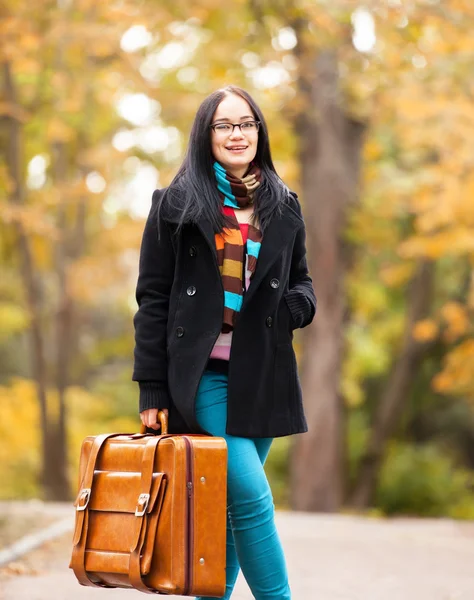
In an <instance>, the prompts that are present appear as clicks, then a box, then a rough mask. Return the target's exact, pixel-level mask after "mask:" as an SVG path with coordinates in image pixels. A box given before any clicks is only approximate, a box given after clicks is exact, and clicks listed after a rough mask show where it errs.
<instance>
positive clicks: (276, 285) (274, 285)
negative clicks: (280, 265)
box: [270, 279, 280, 290]
mask: <svg viewBox="0 0 474 600" xmlns="http://www.w3.org/2000/svg"><path fill="white" fill-rule="evenodd" d="M270 285H271V286H272V288H274V289H275V290H276V289H277V287H280V282H279V281H278V279H272V280H271V281H270Z"/></svg>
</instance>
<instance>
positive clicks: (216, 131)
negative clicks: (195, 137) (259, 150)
mask: <svg viewBox="0 0 474 600" xmlns="http://www.w3.org/2000/svg"><path fill="white" fill-rule="evenodd" d="M248 123H252V125H255V127H256V130H255V133H258V130H259V129H260V121H244V122H243V123H213V124H212V125H209V127H210V128H211V129H213V131H214V133H218V134H220V133H222V134H226V135H232V134H233V133H234V129H235V128H236V127H238V128H239V131H240V133H244V134H245V128H244V131H242V125H247V124H248ZM222 125H231V126H232V131H219V130H218V129H217V130H216V127H219V126H222ZM253 131H254V130H253V129H251V132H253Z"/></svg>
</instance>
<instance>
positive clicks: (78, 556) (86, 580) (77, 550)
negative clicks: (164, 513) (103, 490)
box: [70, 433, 172, 594]
mask: <svg viewBox="0 0 474 600" xmlns="http://www.w3.org/2000/svg"><path fill="white" fill-rule="evenodd" d="M124 435H125V436H127V435H128V437H131V438H134V439H137V438H138V439H139V438H143V437H149V436H150V434H124V433H111V434H102V435H98V436H96V437H95V438H94V442H93V444H92V448H91V451H90V454H89V459H88V461H87V466H86V470H85V474H84V478H83V480H82V485H81V489H80V490H79V493H78V495H77V498H76V500H75V502H74V506H75V507H76V524H75V529H74V535H73V550H72V557H71V564H70V567H71V568H72V569H73V571H74V573H75V575H76V578H77V579H78V581H79V583H80V584H81V585H84V586H93V587H106V588H109V587H115V586H110V585H107V584H105V583H103V582H101V581H94V580H93V579H91V578H90V577H89V575H88V573H87V571H86V568H85V552H86V543H87V532H88V528H89V508H88V505H89V500H90V496H91V490H92V482H93V478H94V471H95V466H96V464H97V459H98V456H99V452H100V450H101V448H102V447H103V445H104V443H105V442H106V441H107V440H108V439H111V438H113V437H119V436H124ZM167 437H172V434H165V435H152V437H151V439H150V440H149V441H148V442H147V443H146V445H145V448H144V451H143V458H142V468H141V474H142V475H141V480H140V494H139V496H138V500H137V508H136V511H135V516H136V517H137V522H136V527H135V531H136V534H135V536H134V539H135V543H134V546H133V547H132V548H131V549H130V563H129V578H130V583H131V584H132V585H133V586H134V587H135V588H136V589H138V590H140V591H141V592H144V593H148V594H159V593H160V592H158V591H157V590H153V589H152V588H149V587H148V586H147V585H146V584H145V582H144V581H143V579H142V575H141V570H140V557H141V552H142V550H143V546H144V542H145V537H146V530H147V523H148V513H147V508H148V501H149V499H150V491H151V486H152V483H153V469H154V464H155V456H156V450H157V447H158V444H159V443H160V441H161V440H162V439H164V438H167ZM165 487H166V476H165V475H163V481H162V485H161V486H160V492H159V495H158V498H157V500H156V509H155V510H157V511H158V514H159V512H160V511H161V507H162V504H163V499H164V491H165ZM148 558H150V557H148Z"/></svg>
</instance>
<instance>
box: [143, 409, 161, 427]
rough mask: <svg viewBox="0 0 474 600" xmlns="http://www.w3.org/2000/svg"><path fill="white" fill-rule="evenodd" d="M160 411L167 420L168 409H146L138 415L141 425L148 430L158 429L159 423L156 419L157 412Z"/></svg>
mask: <svg viewBox="0 0 474 600" xmlns="http://www.w3.org/2000/svg"><path fill="white" fill-rule="evenodd" d="M160 410H162V411H163V412H164V413H165V415H166V418H167V419H168V409H167V408H148V409H147V410H144V411H143V412H141V413H140V419H141V420H142V423H143V425H146V426H147V427H149V428H150V429H156V430H158V429H160V428H161V423H160V421H159V419H158V411H160Z"/></svg>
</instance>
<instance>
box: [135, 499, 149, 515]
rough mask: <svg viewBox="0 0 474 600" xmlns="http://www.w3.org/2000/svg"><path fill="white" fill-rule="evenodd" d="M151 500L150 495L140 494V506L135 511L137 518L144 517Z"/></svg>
mask: <svg viewBox="0 0 474 600" xmlns="http://www.w3.org/2000/svg"><path fill="white" fill-rule="evenodd" d="M149 500H150V494H140V495H139V496H138V504H137V508H136V509H135V516H136V517H143V515H144V514H145V513H146V509H147V508H148V502H149Z"/></svg>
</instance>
